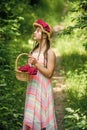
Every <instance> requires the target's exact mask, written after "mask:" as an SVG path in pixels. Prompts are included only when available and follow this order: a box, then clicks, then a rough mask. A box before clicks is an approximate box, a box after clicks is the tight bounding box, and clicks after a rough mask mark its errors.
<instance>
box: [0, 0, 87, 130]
mask: <svg viewBox="0 0 87 130" xmlns="http://www.w3.org/2000/svg"><path fill="white" fill-rule="evenodd" d="M37 18H41V19H43V20H46V21H47V22H49V23H50V24H51V25H52V26H55V25H58V24H61V25H62V26H64V28H65V29H64V30H63V31H62V32H58V35H57V36H56V39H55V41H54V42H55V44H53V45H54V47H55V48H57V50H58V53H60V55H61V68H63V70H62V69H61V70H60V72H61V73H62V75H64V76H65V78H66V82H65V84H66V86H67V87H66V91H65V92H66V95H67V102H66V109H65V110H66V114H65V129H66V130H82V129H83V130H86V129H87V111H86V107H87V101H86V99H87V93H86V91H87V36H86V34H87V1H86V0H83V1H81V0H66V1H65V0H56V1H54V0H51V1H50V0H40V1H39V0H36V1H35V0H26V1H25V0H19V1H18V0H9V1H6V0H2V1H1V2H0V95H1V97H0V129H2V130H9V129H10V130H21V129H22V121H23V111H24V101H25V93H26V85H27V84H26V83H25V82H21V81H18V80H17V79H16V77H15V60H16V57H17V56H18V54H20V53H23V52H27V53H29V51H30V49H31V48H32V47H33V40H32V32H33V27H32V24H33V22H34V21H35V20H36V19H37ZM21 64H22V63H21ZM74 120H75V121H74ZM73 121H74V123H73Z"/></svg>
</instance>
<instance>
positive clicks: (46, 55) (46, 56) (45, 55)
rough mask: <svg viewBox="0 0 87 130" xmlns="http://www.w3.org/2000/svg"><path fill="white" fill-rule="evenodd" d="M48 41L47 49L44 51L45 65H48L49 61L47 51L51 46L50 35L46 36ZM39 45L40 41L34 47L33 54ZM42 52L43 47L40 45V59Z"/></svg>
mask: <svg viewBox="0 0 87 130" xmlns="http://www.w3.org/2000/svg"><path fill="white" fill-rule="evenodd" d="M46 40H47V42H46V49H45V51H44V66H45V67H47V62H48V53H47V51H48V50H49V48H50V41H49V39H48V37H47V38H46ZM38 47H39V43H37V42H36V43H35V46H34V48H33V49H32V51H31V54H32V53H33V52H34V51H35V50H36V49H37V48H38ZM40 53H41V47H40V51H39V54H38V59H39V56H40Z"/></svg>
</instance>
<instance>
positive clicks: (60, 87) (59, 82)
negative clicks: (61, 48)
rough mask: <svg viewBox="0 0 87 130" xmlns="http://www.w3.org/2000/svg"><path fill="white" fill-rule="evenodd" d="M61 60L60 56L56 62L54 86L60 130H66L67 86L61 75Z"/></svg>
mask: <svg viewBox="0 0 87 130" xmlns="http://www.w3.org/2000/svg"><path fill="white" fill-rule="evenodd" d="M54 51H56V50H54ZM55 53H56V52H55ZM56 54H57V53H56ZM60 60H61V57H60V55H59V54H58V55H57V61H56V68H55V72H54V75H53V86H54V87H53V92H54V103H55V111H56V117H57V124H58V130H64V103H65V93H64V89H65V84H64V77H63V76H61V75H60V70H61V67H60Z"/></svg>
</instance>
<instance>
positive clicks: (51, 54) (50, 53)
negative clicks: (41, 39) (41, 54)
mask: <svg viewBox="0 0 87 130" xmlns="http://www.w3.org/2000/svg"><path fill="white" fill-rule="evenodd" d="M47 53H48V56H55V57H56V55H55V52H54V51H53V49H52V48H50V49H49V50H48V52H47Z"/></svg>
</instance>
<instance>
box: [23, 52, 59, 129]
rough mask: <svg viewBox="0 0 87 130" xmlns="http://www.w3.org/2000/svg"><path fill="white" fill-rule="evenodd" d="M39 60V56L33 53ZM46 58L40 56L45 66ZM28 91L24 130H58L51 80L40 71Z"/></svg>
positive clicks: (29, 83)
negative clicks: (43, 129) (44, 129)
mask: <svg viewBox="0 0 87 130" xmlns="http://www.w3.org/2000/svg"><path fill="white" fill-rule="evenodd" d="M33 56H34V57H35V58H37V56H38V54H37V53H33ZM43 61H44V56H43V53H41V54H40V56H39V60H38V62H40V63H41V64H42V65H43ZM30 78H31V80H30V81H29V82H28V86H27V91H26V101H25V111H24V121H23V130H28V127H30V130H41V129H42V128H46V130H57V124H56V118H55V110H54V101H53V90H52V84H51V80H50V79H48V78H46V77H45V76H43V75H42V74H41V73H40V72H39V71H38V72H37V75H32V76H31V77H30Z"/></svg>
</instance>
